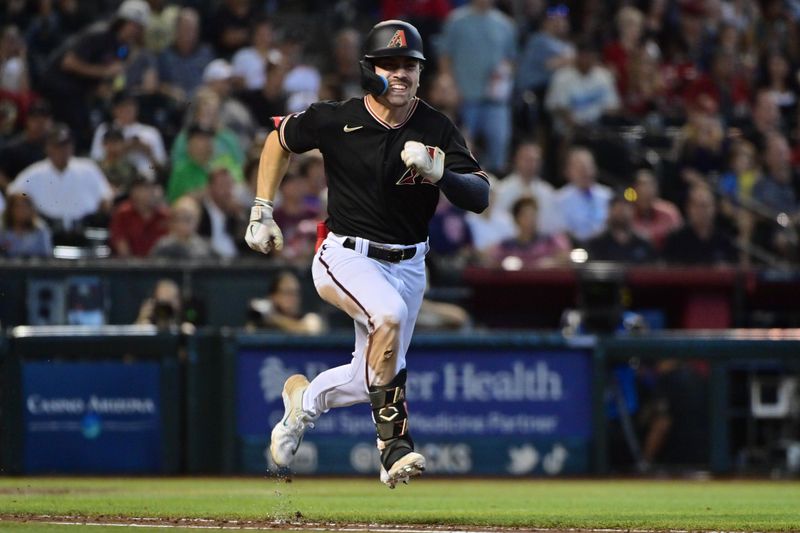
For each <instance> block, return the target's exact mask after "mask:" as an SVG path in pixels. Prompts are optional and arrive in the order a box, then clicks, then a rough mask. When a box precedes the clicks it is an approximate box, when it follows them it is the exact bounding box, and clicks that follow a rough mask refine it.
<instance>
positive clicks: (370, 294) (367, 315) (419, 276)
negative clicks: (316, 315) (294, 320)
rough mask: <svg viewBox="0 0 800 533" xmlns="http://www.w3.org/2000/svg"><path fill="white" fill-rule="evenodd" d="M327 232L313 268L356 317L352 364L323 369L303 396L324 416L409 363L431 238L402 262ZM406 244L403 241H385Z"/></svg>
mask: <svg viewBox="0 0 800 533" xmlns="http://www.w3.org/2000/svg"><path fill="white" fill-rule="evenodd" d="M345 238H346V237H344V236H340V235H335V234H333V233H330V234H328V237H327V238H326V239H325V241H324V242H323V243H322V245H321V246H320V248H319V250H318V251H317V253H316V255H315V256H314V261H313V263H312V267H311V272H312V275H313V278H314V285H315V286H316V288H317V292H318V293H319V295H320V296H321V297H322V299H323V300H325V301H326V302H328V303H330V304H332V305H334V306H336V307H338V308H339V309H341V310H343V311H344V312H346V313H347V314H348V315H350V317H352V318H353V320H354V321H355V333H356V342H355V350H354V351H353V358H352V360H351V361H350V364H347V365H342V366H338V367H335V368H331V369H329V370H326V371H325V372H322V373H321V374H319V375H318V376H317V377H315V378H314V380H313V381H312V382H311V384H310V385H309V387H308V389H307V390H306V393H305V395H304V396H303V410H304V411H306V412H307V413H308V414H309V415H312V416H319V415H320V414H322V413H324V412H325V411H327V410H329V409H331V408H334V407H345V406H348V405H353V404H356V403H366V402H369V396H368V387H369V386H370V385H386V384H388V383H389V382H390V381H391V380H392V378H394V376H396V375H397V373H398V372H399V371H400V370H402V369H403V368H405V366H406V352H407V351H408V346H409V344H410V342H411V336H412V335H413V333H414V324H415V322H416V320H417V314H418V313H419V308H420V305H422V298H423V296H424V293H425V285H426V283H425V254H426V253H427V251H428V244H427V242H421V243H417V244H416V245H415V246H416V248H417V250H416V252H415V254H414V256H413V257H412V258H410V259H406V260H404V261H400V262H397V263H389V262H386V261H379V260H376V259H372V258H369V257H367V255H366V254H367V249H368V246H369V244H370V243H369V241H368V240H366V239H361V238H356V237H352V238H353V239H354V240H355V242H356V246H355V250H351V249H349V248H345V247H344V246H343V243H344V241H345ZM381 246H385V247H392V248H396V247H399V248H404V247H406V246H400V245H381Z"/></svg>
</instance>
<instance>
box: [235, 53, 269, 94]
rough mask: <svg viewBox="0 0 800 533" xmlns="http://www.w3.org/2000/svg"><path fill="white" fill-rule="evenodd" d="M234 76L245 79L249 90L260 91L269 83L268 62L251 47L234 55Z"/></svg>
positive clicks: (245, 84)
mask: <svg viewBox="0 0 800 533" xmlns="http://www.w3.org/2000/svg"><path fill="white" fill-rule="evenodd" d="M231 64H232V66H233V75H234V76H236V77H239V78H242V79H244V86H245V88H247V89H260V88H262V87H263V86H264V84H265V83H266V82H267V73H266V66H267V61H266V59H265V58H264V56H262V55H261V54H260V53H258V50H256V49H255V48H253V47H252V46H249V47H247V48H242V49H241V50H239V51H238V52H236V53H235V54H234V55H233V60H232V61H231Z"/></svg>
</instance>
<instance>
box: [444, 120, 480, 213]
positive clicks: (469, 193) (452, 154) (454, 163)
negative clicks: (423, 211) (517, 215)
mask: <svg viewBox="0 0 800 533" xmlns="http://www.w3.org/2000/svg"><path fill="white" fill-rule="evenodd" d="M446 130H447V134H446V136H445V139H444V142H443V143H442V144H443V150H444V153H445V159H444V167H445V170H444V174H443V175H442V179H441V180H439V183H438V185H439V188H440V189H441V191H442V192H443V193H444V194H445V196H447V199H448V200H450V201H451V202H452V203H453V205H455V206H457V207H460V208H462V209H467V210H469V211H474V212H476V213H480V212H481V211H483V210H484V209H486V206H488V205H489V180H488V178H487V176H486V174H485V173H484V172H483V170H482V169H481V167H480V165H479V164H478V161H477V160H476V159H475V157H474V156H473V155H472V153H471V152H470V151H469V149H468V148H467V143H466V142H465V141H464V137H463V136H462V135H461V133H460V132H459V131H458V130H457V129H456V127H455V126H454V125H453V124H452V122H448V127H447V128H446Z"/></svg>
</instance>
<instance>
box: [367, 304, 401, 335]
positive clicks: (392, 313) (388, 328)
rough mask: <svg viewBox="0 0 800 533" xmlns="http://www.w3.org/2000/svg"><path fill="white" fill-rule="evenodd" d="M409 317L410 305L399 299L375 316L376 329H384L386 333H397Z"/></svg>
mask: <svg viewBox="0 0 800 533" xmlns="http://www.w3.org/2000/svg"><path fill="white" fill-rule="evenodd" d="M407 319H408V307H406V304H405V302H403V301H402V300H399V301H397V302H396V303H395V304H394V305H391V306H388V307H387V308H386V309H384V310H383V312H381V313H380V314H379V315H378V316H376V317H375V320H374V323H375V329H376V330H377V329H383V330H384V331H385V332H386V333H392V334H394V335H397V334H399V332H400V328H401V327H402V325H403V324H404V323H405V321H406V320H407Z"/></svg>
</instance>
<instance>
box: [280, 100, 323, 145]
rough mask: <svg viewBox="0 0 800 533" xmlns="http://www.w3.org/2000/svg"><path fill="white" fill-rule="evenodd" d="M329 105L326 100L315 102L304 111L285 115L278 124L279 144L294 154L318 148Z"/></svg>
mask: <svg viewBox="0 0 800 533" xmlns="http://www.w3.org/2000/svg"><path fill="white" fill-rule="evenodd" d="M329 107H330V105H329V104H328V103H327V102H317V103H314V104H311V105H310V106H308V109H306V110H305V111H301V112H300V113H293V114H291V115H286V116H285V117H284V118H283V120H281V122H280V125H279V126H278V139H279V140H280V143H281V146H283V148H284V149H286V150H288V151H289V152H293V153H296V154H299V153H303V152H307V151H309V150H313V149H315V148H319V147H320V143H319V138H320V132H321V131H322V130H323V129H324V125H325V117H327V116H330V113H329V112H328V111H329V109H328V108H329Z"/></svg>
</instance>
